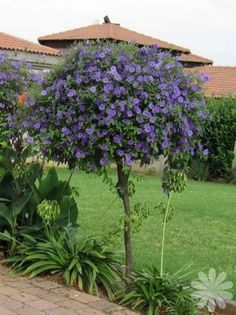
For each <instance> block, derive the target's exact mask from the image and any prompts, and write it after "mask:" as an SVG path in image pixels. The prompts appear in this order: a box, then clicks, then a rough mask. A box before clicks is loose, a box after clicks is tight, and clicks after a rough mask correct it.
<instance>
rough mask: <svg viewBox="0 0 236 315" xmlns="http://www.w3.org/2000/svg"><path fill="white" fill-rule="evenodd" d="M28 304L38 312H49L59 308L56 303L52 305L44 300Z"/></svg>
mask: <svg viewBox="0 0 236 315" xmlns="http://www.w3.org/2000/svg"><path fill="white" fill-rule="evenodd" d="M26 304H27V305H28V306H30V307H32V308H34V309H36V310H38V311H48V310H51V309H53V308H57V305H56V304H55V303H52V302H49V301H47V300H43V299H38V300H36V301H29V302H26Z"/></svg>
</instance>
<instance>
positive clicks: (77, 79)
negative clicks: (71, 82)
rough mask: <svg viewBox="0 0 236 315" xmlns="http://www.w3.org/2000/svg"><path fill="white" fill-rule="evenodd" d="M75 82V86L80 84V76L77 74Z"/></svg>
mask: <svg viewBox="0 0 236 315" xmlns="http://www.w3.org/2000/svg"><path fill="white" fill-rule="evenodd" d="M75 82H76V83H77V84H80V83H81V82H82V78H81V75H79V74H78V75H77V76H76V79H75Z"/></svg>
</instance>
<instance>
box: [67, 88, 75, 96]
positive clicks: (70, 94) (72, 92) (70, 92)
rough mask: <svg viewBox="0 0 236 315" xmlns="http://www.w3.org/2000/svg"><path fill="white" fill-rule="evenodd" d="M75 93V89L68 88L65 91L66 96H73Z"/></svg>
mask: <svg viewBox="0 0 236 315" xmlns="http://www.w3.org/2000/svg"><path fill="white" fill-rule="evenodd" d="M75 95H76V91H75V90H74V89H72V90H69V92H68V93H67V96H68V97H73V96H75Z"/></svg>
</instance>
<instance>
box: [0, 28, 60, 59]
mask: <svg viewBox="0 0 236 315" xmlns="http://www.w3.org/2000/svg"><path fill="white" fill-rule="evenodd" d="M0 35H2V36H3V37H6V38H8V39H9V38H10V39H12V40H15V41H17V42H21V43H22V44H25V45H26V46H25V47H24V48H23V47H22V48H11V47H10V46H9V47H8V46H7V45H4V44H2V45H1V43H0V47H3V48H5V49H10V50H18V51H19V50H20V51H23V50H25V51H29V52H33V51H34V49H32V50H31V49H30V48H28V47H27V45H32V46H33V47H38V48H40V49H41V50H42V52H41V53H43V51H44V53H45V54H47V53H48V54H51V55H59V53H60V52H59V50H57V49H55V48H52V47H48V46H44V45H41V44H39V43H35V42H32V41H30V40H27V39H24V38H20V37H17V36H15V35H12V34H8V33H5V32H1V31H0ZM36 50H37V49H36V48H35V51H36ZM39 53H40V52H39Z"/></svg>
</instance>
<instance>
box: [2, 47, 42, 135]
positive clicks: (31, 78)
mask: <svg viewBox="0 0 236 315" xmlns="http://www.w3.org/2000/svg"><path fill="white" fill-rule="evenodd" d="M34 82H37V83H40V82H41V81H40V79H39V76H38V75H37V74H34V73H31V72H30V66H29V65H28V64H26V62H24V61H17V60H11V59H10V58H9V57H8V54H7V53H5V52H4V53H0V127H2V128H4V129H5V130H7V129H8V127H9V126H11V127H13V128H12V129H11V130H12V131H13V133H10V134H9V136H10V137H14V135H15V134H18V129H20V126H19V124H20V125H21V122H17V123H16V122H15V117H14V115H15V113H16V112H17V110H18V107H19V106H22V105H24V98H25V96H26V93H25V92H27V91H28V90H29V88H30V86H31V85H32V84H33V83H34ZM8 123H9V124H8Z"/></svg>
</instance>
